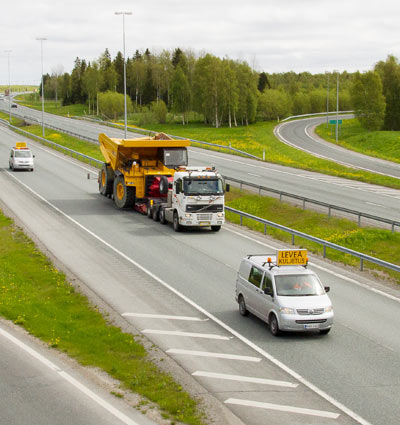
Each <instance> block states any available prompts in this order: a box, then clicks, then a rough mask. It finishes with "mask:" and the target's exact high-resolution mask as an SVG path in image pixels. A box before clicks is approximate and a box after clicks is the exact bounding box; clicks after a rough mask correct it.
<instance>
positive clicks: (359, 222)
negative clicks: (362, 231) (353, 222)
mask: <svg viewBox="0 0 400 425" xmlns="http://www.w3.org/2000/svg"><path fill="white" fill-rule="evenodd" d="M360 226H361V214H358V227H360Z"/></svg>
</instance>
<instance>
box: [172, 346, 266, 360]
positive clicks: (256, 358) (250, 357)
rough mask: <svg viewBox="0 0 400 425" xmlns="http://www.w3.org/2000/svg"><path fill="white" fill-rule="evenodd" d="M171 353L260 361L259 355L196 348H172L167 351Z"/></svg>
mask: <svg viewBox="0 0 400 425" xmlns="http://www.w3.org/2000/svg"><path fill="white" fill-rule="evenodd" d="M166 353H169V354H183V355H187V356H198V357H212V358H215V359H229V360H241V361H244V362H255V363H257V362H260V361H261V359H260V358H259V357H252V356H239V355H237V354H224V353H211V352H209V351H194V350H181V349H179V348H170V349H169V350H167V351H166Z"/></svg>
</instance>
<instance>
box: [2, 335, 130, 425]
mask: <svg viewBox="0 0 400 425" xmlns="http://www.w3.org/2000/svg"><path fill="white" fill-rule="evenodd" d="M0 334H1V335H3V336H4V337H5V338H7V339H9V340H10V341H11V342H13V343H14V344H15V345H17V346H18V347H19V348H21V349H23V350H24V351H26V352H27V353H28V354H30V355H31V356H32V357H34V358H35V359H37V360H39V361H40V362H41V363H43V364H44V365H45V366H47V367H48V368H50V369H52V370H53V371H55V372H57V373H58V375H60V376H61V377H62V378H63V379H65V380H66V381H68V382H69V383H70V384H72V385H74V387H76V388H77V389H79V391H81V392H82V393H84V394H86V395H87V396H88V397H90V398H91V399H92V400H94V401H95V402H96V403H97V404H99V405H100V406H102V407H103V408H104V409H106V410H108V411H109V412H110V413H111V414H113V415H114V416H115V417H117V418H118V419H120V420H121V421H122V422H124V423H125V424H127V425H138V424H137V423H136V422H134V421H132V420H131V419H130V418H128V416H126V415H124V414H123V413H122V412H120V411H119V410H118V409H116V408H115V407H113V406H112V405H111V404H110V403H108V402H107V401H105V400H103V399H102V398H101V397H99V396H98V395H96V394H95V393H94V392H93V391H91V390H89V388H87V387H86V386H85V385H83V384H81V383H80V382H79V381H77V380H76V379H75V378H73V377H72V376H71V375H69V374H68V373H66V372H64V371H62V370H61V369H60V368H59V367H58V366H56V365H55V364H54V363H53V362H51V361H50V360H48V359H46V357H44V356H42V355H41V354H39V353H38V352H37V351H36V350H34V349H33V348H31V347H29V346H28V345H26V344H25V343H23V342H22V341H20V340H19V339H18V338H15V337H14V336H13V335H11V334H10V333H8V332H7V331H5V330H4V329H2V328H0Z"/></svg>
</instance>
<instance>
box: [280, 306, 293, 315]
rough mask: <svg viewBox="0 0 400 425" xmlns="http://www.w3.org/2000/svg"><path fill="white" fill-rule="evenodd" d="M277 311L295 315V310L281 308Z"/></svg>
mask: <svg viewBox="0 0 400 425" xmlns="http://www.w3.org/2000/svg"><path fill="white" fill-rule="evenodd" d="M279 311H280V312H281V313H282V314H296V310H295V309H294V308H288V307H281V308H280V309H279Z"/></svg>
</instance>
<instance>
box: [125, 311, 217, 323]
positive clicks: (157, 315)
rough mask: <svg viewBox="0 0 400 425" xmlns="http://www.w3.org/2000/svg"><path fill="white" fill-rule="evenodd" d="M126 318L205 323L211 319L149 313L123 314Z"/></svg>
mask: <svg viewBox="0 0 400 425" xmlns="http://www.w3.org/2000/svg"><path fill="white" fill-rule="evenodd" d="M121 316H124V317H144V318H148V319H168V320H187V321H192V322H205V321H207V320H209V319H200V317H191V316H169V315H167V314H147V313H122V315H121Z"/></svg>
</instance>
